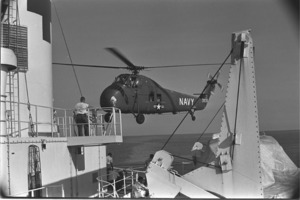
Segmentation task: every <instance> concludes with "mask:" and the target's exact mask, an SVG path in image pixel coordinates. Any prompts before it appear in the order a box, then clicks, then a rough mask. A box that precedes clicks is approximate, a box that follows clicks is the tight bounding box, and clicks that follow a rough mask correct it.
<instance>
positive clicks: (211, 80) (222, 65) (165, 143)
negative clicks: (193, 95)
mask: <svg viewBox="0 0 300 200" xmlns="http://www.w3.org/2000/svg"><path fill="white" fill-rule="evenodd" d="M232 52H233V49H231V50H230V53H229V54H228V56H227V57H226V59H225V60H224V62H223V63H222V65H221V66H220V67H219V69H218V70H217V72H216V73H215V74H214V76H213V77H212V78H211V81H212V80H214V78H215V77H216V76H217V74H218V73H219V72H220V70H221V69H222V67H223V66H224V64H225V63H226V61H227V60H228V58H229V56H230V55H231V54H232ZM208 86H209V84H208V83H206V85H205V87H204V89H203V90H202V92H201V94H200V95H199V97H198V98H197V99H196V101H195V102H194V104H193V105H192V106H191V108H193V107H194V106H195V105H196V103H197V102H198V101H199V99H200V97H201V96H202V94H203V92H204V91H205V90H206V89H207V87H208ZM190 110H191V109H190ZM189 113H190V111H188V112H186V114H185V115H184V117H183V119H182V120H181V121H180V123H179V124H178V125H177V127H176V128H175V130H174V131H173V133H172V134H171V135H170V137H169V138H168V140H167V141H166V143H165V144H164V145H163V147H162V148H161V150H163V149H164V148H165V146H166V145H167V144H168V142H169V141H170V139H171V138H172V137H173V135H174V134H175V132H176V131H177V130H178V128H179V127H180V126H181V124H182V123H183V121H184V120H185V118H186V117H187V115H188V114H189Z"/></svg>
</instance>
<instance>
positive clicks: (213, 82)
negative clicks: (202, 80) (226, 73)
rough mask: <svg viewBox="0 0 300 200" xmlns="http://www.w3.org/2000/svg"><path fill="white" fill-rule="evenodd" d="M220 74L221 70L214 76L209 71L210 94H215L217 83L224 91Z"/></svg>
mask: <svg viewBox="0 0 300 200" xmlns="http://www.w3.org/2000/svg"><path fill="white" fill-rule="evenodd" d="M219 76H220V72H218V73H217V74H216V75H215V76H212V75H211V74H210V73H208V81H207V83H208V84H209V85H210V86H211V89H210V95H214V92H215V89H216V85H217V86H218V87H219V88H220V90H221V91H223V89H224V88H223V86H222V84H221V83H219V82H218V78H219Z"/></svg>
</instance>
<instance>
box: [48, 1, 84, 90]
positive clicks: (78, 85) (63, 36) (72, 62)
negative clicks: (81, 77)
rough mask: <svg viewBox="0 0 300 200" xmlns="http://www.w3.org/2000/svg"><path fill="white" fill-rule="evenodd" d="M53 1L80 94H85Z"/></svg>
mask: <svg viewBox="0 0 300 200" xmlns="http://www.w3.org/2000/svg"><path fill="white" fill-rule="evenodd" d="M52 3H53V6H54V10H55V13H56V16H57V20H58V23H59V26H60V30H61V33H62V36H63V39H64V42H65V45H66V48H67V52H68V56H69V58H70V62H71V65H72V69H73V72H74V75H75V79H76V83H77V86H78V89H79V92H80V95H81V96H83V95H82V92H81V88H80V85H79V81H78V77H77V74H76V70H75V68H74V65H73V61H72V58H71V54H70V50H69V47H68V44H67V41H66V37H65V34H64V30H63V28H62V25H61V22H60V19H59V16H58V12H57V9H56V6H55V3H54V1H53V2H52Z"/></svg>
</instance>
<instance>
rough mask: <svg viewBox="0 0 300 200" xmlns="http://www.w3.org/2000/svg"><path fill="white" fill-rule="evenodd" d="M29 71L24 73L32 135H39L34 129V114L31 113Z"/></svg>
mask: <svg viewBox="0 0 300 200" xmlns="http://www.w3.org/2000/svg"><path fill="white" fill-rule="evenodd" d="M26 74H27V73H24V75H25V85H26V94H27V109H28V111H29V123H30V130H31V136H32V137H34V136H37V133H36V132H35V130H34V124H33V121H32V115H31V109H30V101H29V92H28V84H27V75H26Z"/></svg>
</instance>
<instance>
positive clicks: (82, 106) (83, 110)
mask: <svg viewBox="0 0 300 200" xmlns="http://www.w3.org/2000/svg"><path fill="white" fill-rule="evenodd" d="M88 107H89V104H87V103H85V97H80V102H79V103H77V104H76V105H75V114H76V117H75V121H76V123H77V127H78V135H79V136H83V134H82V128H83V127H84V135H85V136H89V125H88Z"/></svg>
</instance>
